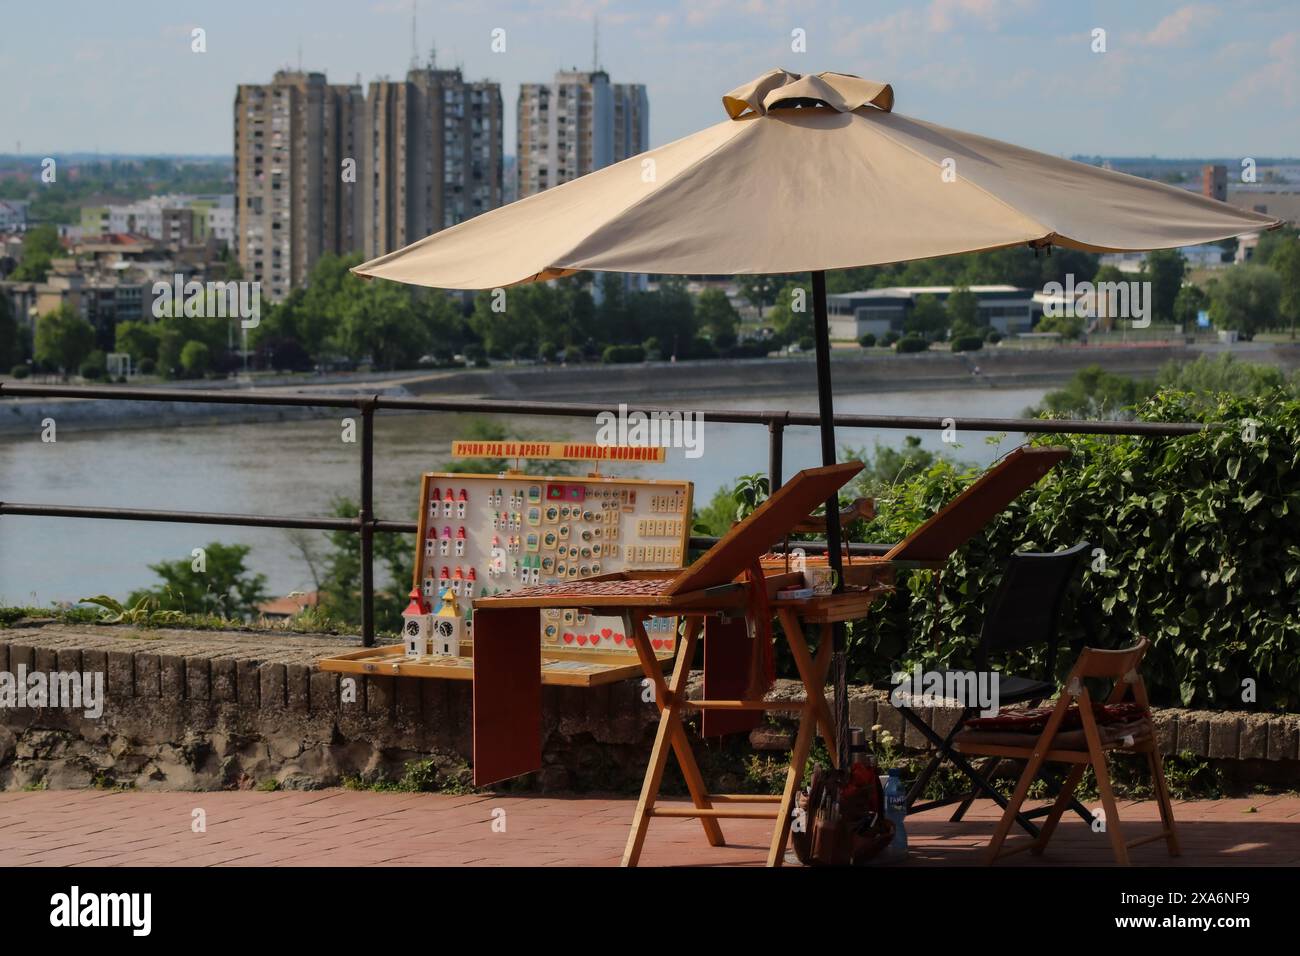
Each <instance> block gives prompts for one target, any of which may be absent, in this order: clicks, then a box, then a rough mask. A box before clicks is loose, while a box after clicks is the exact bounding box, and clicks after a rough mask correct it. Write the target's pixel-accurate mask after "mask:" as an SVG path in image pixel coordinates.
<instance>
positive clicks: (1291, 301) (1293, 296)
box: [1268, 230, 1300, 339]
mask: <svg viewBox="0 0 1300 956" xmlns="http://www.w3.org/2000/svg"><path fill="white" fill-rule="evenodd" d="M1279 231H1281V230H1279ZM1268 267H1269V268H1270V269H1272V270H1273V271H1274V272H1276V273H1277V276H1278V280H1279V281H1280V282H1281V286H1282V288H1281V295H1280V298H1279V300H1278V309H1279V311H1280V312H1281V314H1282V318H1283V319H1284V320H1285V321H1286V322H1287V323H1288V325H1289V326H1290V327H1291V338H1293V339H1294V338H1295V327H1296V322H1297V321H1300V239H1297V238H1296V237H1295V236H1294V235H1293V236H1291V237H1290V239H1289V240H1283V241H1280V242H1279V243H1278V245H1277V247H1276V249H1275V251H1274V252H1273V253H1272V255H1271V256H1270V257H1269V259H1268Z"/></svg>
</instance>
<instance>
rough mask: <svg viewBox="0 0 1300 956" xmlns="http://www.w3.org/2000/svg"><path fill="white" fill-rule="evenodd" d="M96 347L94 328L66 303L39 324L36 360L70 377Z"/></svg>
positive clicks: (38, 321)
mask: <svg viewBox="0 0 1300 956" xmlns="http://www.w3.org/2000/svg"><path fill="white" fill-rule="evenodd" d="M94 347H95V329H94V327H93V326H91V324H90V323H89V322H87V321H86V320H85V319H83V318H82V317H81V316H79V315H77V313H76V310H74V309H73V308H72V306H70V305H67V304H64V305H61V306H59V307H58V308H57V309H55V310H54V311H53V312H48V313H46V314H45V315H42V316H41V317H40V318H39V319H37V321H36V344H35V353H36V361H38V362H40V363H41V364H42V365H45V366H46V367H48V368H55V369H58V370H59V371H60V372H61V373H62V374H65V375H66V374H67V373H68V372H70V371H74V370H75V369H77V368H78V367H80V365H81V362H82V360H83V359H84V358H85V357H86V356H87V355H89V354H90V351H91V349H93V348H94Z"/></svg>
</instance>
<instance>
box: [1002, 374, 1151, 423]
mask: <svg viewBox="0 0 1300 956" xmlns="http://www.w3.org/2000/svg"><path fill="white" fill-rule="evenodd" d="M1154 390H1155V385H1154V383H1152V382H1150V381H1148V380H1145V379H1133V378H1129V377H1128V376H1127V375H1116V374H1115V373H1113V372H1108V371H1106V370H1105V369H1104V368H1102V367H1101V366H1100V365H1089V366H1088V367H1087V368H1081V369H1079V371H1077V372H1075V373H1074V377H1073V378H1071V379H1070V381H1069V382H1068V383H1067V384H1066V386H1065V387H1064V388H1060V389H1056V390H1055V391H1051V392H1048V393H1047V394H1046V395H1044V396H1043V403H1042V405H1040V406H1039V407H1037V408H1031V409H1028V410H1027V415H1028V417H1030V418H1036V417H1038V416H1040V415H1042V414H1044V413H1046V414H1050V415H1051V416H1052V417H1054V418H1103V419H1113V418H1128V417H1132V416H1131V410H1132V408H1133V407H1134V406H1135V405H1136V404H1137V403H1138V402H1140V401H1142V400H1143V399H1145V398H1147V397H1148V396H1150V395H1151V393H1152V392H1153V391H1154Z"/></svg>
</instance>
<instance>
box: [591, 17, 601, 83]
mask: <svg viewBox="0 0 1300 956" xmlns="http://www.w3.org/2000/svg"><path fill="white" fill-rule="evenodd" d="M599 69H600V15H599V14H594V13H593V14H592V15H591V72H592V73H595V72H596V71H597V70H599Z"/></svg>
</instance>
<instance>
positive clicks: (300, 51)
mask: <svg viewBox="0 0 1300 956" xmlns="http://www.w3.org/2000/svg"><path fill="white" fill-rule="evenodd" d="M298 72H299V73H301V72H302V38H301V37H299V38H298Z"/></svg>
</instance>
